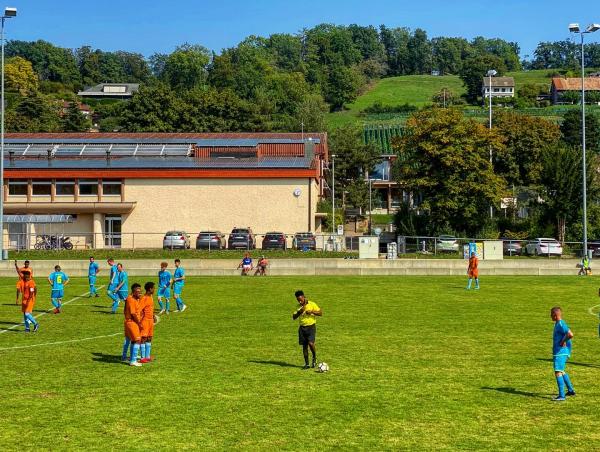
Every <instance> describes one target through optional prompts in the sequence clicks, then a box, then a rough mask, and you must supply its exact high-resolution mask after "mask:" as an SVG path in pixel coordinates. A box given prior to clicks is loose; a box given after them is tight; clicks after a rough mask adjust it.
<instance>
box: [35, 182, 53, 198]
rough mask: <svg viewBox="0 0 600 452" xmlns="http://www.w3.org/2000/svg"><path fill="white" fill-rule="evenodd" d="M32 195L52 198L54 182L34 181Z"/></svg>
mask: <svg viewBox="0 0 600 452" xmlns="http://www.w3.org/2000/svg"><path fill="white" fill-rule="evenodd" d="M31 188H32V191H31V194H32V195H33V196H50V194H51V192H52V182H51V181H49V180H34V181H33V184H32V187H31Z"/></svg>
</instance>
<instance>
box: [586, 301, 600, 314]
mask: <svg viewBox="0 0 600 452" xmlns="http://www.w3.org/2000/svg"><path fill="white" fill-rule="evenodd" d="M595 308H600V304H597V305H596V306H592V307H591V308H588V314H590V315H593V316H594V317H597V316H598V314H597V313H595V312H594V309H595Z"/></svg>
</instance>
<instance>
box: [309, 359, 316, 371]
mask: <svg viewBox="0 0 600 452" xmlns="http://www.w3.org/2000/svg"><path fill="white" fill-rule="evenodd" d="M316 366H317V360H316V359H313V361H312V365H311V366H310V367H312V368H313V369H314V368H315V367H316Z"/></svg>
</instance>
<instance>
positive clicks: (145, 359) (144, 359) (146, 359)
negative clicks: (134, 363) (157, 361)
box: [140, 358, 150, 364]
mask: <svg viewBox="0 0 600 452" xmlns="http://www.w3.org/2000/svg"><path fill="white" fill-rule="evenodd" d="M140 362H141V363H142V364H146V363H149V362H150V358H142V359H140Z"/></svg>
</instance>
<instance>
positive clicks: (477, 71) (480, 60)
mask: <svg viewBox="0 0 600 452" xmlns="http://www.w3.org/2000/svg"><path fill="white" fill-rule="evenodd" d="M490 69H494V70H496V71H497V73H498V76H500V75H502V74H504V72H506V66H505V64H504V61H502V59H501V58H499V57H497V56H495V55H481V54H476V55H473V56H470V57H469V58H467V59H466V60H465V62H464V63H463V66H462V68H461V71H460V78H461V80H462V82H463V85H464V86H465V87H466V88H467V100H468V101H469V102H471V103H475V102H477V98H478V97H479V96H481V94H482V93H481V88H482V86H483V77H485V75H486V74H487V72H488V71H489V70H490Z"/></svg>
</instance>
